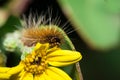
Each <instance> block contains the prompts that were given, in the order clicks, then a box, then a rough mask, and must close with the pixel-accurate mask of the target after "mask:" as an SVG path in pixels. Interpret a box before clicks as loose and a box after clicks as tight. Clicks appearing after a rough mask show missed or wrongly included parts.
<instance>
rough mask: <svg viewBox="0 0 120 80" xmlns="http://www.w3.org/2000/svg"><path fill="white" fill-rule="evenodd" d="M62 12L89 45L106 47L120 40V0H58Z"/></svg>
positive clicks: (98, 47)
mask: <svg viewBox="0 0 120 80" xmlns="http://www.w3.org/2000/svg"><path fill="white" fill-rule="evenodd" d="M59 3H60V5H61V7H62V9H63V12H64V13H66V14H67V16H68V19H70V20H71V22H72V23H73V24H74V27H75V28H76V29H78V30H77V32H78V33H79V34H80V35H81V36H82V37H83V39H84V40H85V41H86V43H89V46H92V47H94V48H96V49H106V48H111V47H114V46H117V45H118V43H119V42H120V39H119V36H120V24H119V23H120V19H119V15H118V14H119V12H120V5H119V3H120V0H75V1H74V0H59Z"/></svg>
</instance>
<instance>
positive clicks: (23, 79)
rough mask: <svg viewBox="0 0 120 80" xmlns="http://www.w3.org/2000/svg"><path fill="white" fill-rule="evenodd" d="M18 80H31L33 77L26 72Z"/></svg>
mask: <svg viewBox="0 0 120 80" xmlns="http://www.w3.org/2000/svg"><path fill="white" fill-rule="evenodd" d="M20 80H33V75H32V74H31V73H28V72H26V73H24V74H23V75H22V76H21V78H20Z"/></svg>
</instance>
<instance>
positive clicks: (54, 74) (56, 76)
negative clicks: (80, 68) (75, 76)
mask: <svg viewBox="0 0 120 80" xmlns="http://www.w3.org/2000/svg"><path fill="white" fill-rule="evenodd" d="M45 73H46V76H49V77H50V78H51V79H52V80H72V79H71V78H70V77H69V76H68V75H67V74H66V73H65V72H64V71H62V70H60V69H58V68H55V67H48V69H46V71H45ZM46 80H47V79H46Z"/></svg>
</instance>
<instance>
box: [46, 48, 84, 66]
mask: <svg viewBox="0 0 120 80" xmlns="http://www.w3.org/2000/svg"><path fill="white" fill-rule="evenodd" d="M81 59H82V55H81V54H80V53H79V52H77V51H70V50H57V51H54V52H52V53H50V54H48V55H47V61H48V63H49V64H50V65H53V66H66V65H69V64H73V63H76V62H78V61H79V60H81Z"/></svg>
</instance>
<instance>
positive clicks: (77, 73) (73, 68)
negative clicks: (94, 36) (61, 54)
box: [58, 28, 83, 80]
mask: <svg viewBox="0 0 120 80" xmlns="http://www.w3.org/2000/svg"><path fill="white" fill-rule="evenodd" d="M58 29H59V30H60V31H61V32H62V33H63V36H64V43H63V44H62V45H61V46H60V47H61V48H62V49H67V50H75V47H74V45H73V44H72V42H71V40H70V39H69V37H68V36H67V35H66V33H65V32H64V31H63V30H62V29H60V28H58ZM61 69H63V70H64V71H65V72H66V73H67V74H69V75H70V76H71V78H72V79H73V80H83V79H82V73H81V69H80V64H79V62H77V63H75V64H72V65H69V66H65V67H61Z"/></svg>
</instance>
